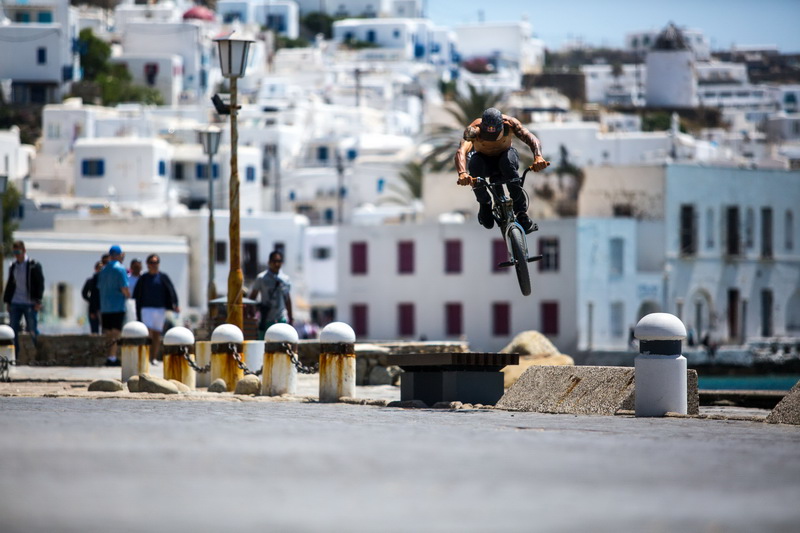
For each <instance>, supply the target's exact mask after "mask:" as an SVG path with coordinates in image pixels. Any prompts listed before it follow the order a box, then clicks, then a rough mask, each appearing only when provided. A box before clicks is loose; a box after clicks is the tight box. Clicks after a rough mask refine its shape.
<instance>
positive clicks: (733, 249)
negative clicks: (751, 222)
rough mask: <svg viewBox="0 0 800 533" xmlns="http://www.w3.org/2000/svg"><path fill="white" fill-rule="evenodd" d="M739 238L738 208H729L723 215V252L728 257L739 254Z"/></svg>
mask: <svg viewBox="0 0 800 533" xmlns="http://www.w3.org/2000/svg"><path fill="white" fill-rule="evenodd" d="M740 242H741V236H740V234H739V208H738V207H736V206H730V207H728V209H727V210H726V215H725V252H726V253H727V255H729V256H736V255H739V253H741V250H740Z"/></svg>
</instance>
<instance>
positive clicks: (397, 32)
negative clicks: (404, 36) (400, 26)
mask: <svg viewBox="0 0 800 533" xmlns="http://www.w3.org/2000/svg"><path fill="white" fill-rule="evenodd" d="M392 35H393V36H394V38H395V39H399V38H400V30H394V31H393V32H392Z"/></svg>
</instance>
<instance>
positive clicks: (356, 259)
mask: <svg viewBox="0 0 800 533" xmlns="http://www.w3.org/2000/svg"><path fill="white" fill-rule="evenodd" d="M350 273H351V274H366V273H367V243H365V242H353V243H350Z"/></svg>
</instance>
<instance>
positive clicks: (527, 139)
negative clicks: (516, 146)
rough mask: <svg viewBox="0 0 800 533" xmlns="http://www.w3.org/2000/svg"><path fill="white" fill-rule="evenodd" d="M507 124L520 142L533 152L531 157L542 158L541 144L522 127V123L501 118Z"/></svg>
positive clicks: (510, 118)
mask: <svg viewBox="0 0 800 533" xmlns="http://www.w3.org/2000/svg"><path fill="white" fill-rule="evenodd" d="M503 118H505V119H506V121H507V122H508V125H509V126H510V127H511V131H513V132H514V135H516V136H517V137H518V138H519V139H520V140H521V141H522V142H524V143H525V144H527V145H528V147H529V148H530V149H531V152H533V157H534V158H536V157H542V143H540V142H539V139H538V138H537V137H536V135H534V134H533V133H531V132H529V131H528V130H527V129H526V128H525V126H523V125H522V122H520V121H519V120H517V119H515V118H514V117H503Z"/></svg>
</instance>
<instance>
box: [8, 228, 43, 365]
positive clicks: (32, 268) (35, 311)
mask: <svg viewBox="0 0 800 533" xmlns="http://www.w3.org/2000/svg"><path fill="white" fill-rule="evenodd" d="M12 250H13V253H14V262H13V263H12V264H11V267H10V268H9V269H8V283H6V289H5V292H4V293H3V301H4V302H5V304H6V305H7V306H8V312H9V320H10V321H11V329H13V330H14V350H15V351H16V353H19V332H20V321H21V320H22V318H23V317H24V318H25V330H26V331H28V333H30V335H31V338H32V339H33V343H34V346H35V345H36V337H37V336H38V335H39V310H40V309H41V308H42V296H43V295H44V273H43V271H42V265H41V264H40V263H39V262H37V261H36V260H34V259H31V258H30V257H28V254H27V253H26V252H25V243H24V242H22V241H14V244H13V245H12Z"/></svg>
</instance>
